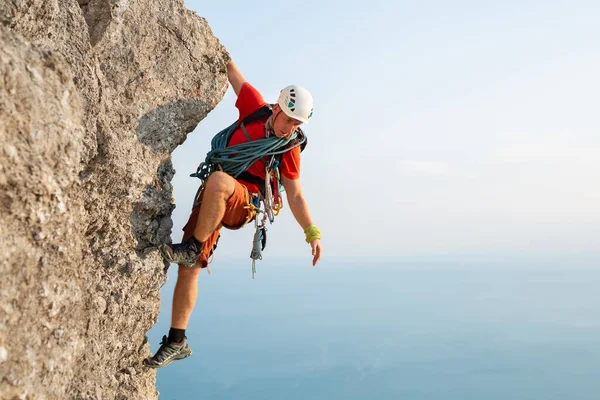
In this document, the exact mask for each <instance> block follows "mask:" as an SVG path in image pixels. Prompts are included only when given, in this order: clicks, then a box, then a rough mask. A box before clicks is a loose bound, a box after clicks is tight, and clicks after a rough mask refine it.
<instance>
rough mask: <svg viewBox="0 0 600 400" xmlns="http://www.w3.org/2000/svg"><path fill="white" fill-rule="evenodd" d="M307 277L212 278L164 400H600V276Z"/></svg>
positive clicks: (448, 268)
mask: <svg viewBox="0 0 600 400" xmlns="http://www.w3.org/2000/svg"><path fill="white" fill-rule="evenodd" d="M304 264H305V262H304V263H303V265H300V264H293V263H287V264H280V265H277V263H275V262H271V263H269V262H266V261H263V262H261V263H260V264H259V265H258V274H257V276H256V279H255V280H252V279H251V278H250V266H249V263H248V262H243V263H240V264H239V265H233V264H228V265H227V264H219V265H218V266H214V267H213V273H212V274H211V275H207V274H205V273H202V274H201V276H200V284H199V286H200V293H199V298H198V302H197V305H196V309H195V311H194V314H193V316H192V321H191V323H190V326H189V327H188V330H187V335H188V341H189V343H190V346H191V347H192V349H193V352H194V354H193V356H192V357H190V358H188V359H186V360H182V361H177V362H175V363H173V364H171V365H170V366H169V367H167V368H163V369H160V370H158V374H157V386H158V390H159V392H160V393H161V394H160V399H161V400H174V399H177V400H183V399H202V400H209V399H210V400H217V399H218V400H226V399H227V400H230V399H231V400H240V399H245V400H254V399H261V400H262V399H265V400H270V399H288V400H292V399H294V400H296V399H297V400H317V399H323V400H325V399H327V400H332V399H409V400H422V399H423V400H424V399H448V400H454V399H456V400H459V399H460V400H466V399H486V400H496V399H497V400H507V399H510V400H525V399H527V400H534V399H535V400H551V399H556V400H588V399H589V400H598V399H600V290H599V288H600V269H574V268H572V269H571V268H567V267H562V268H552V267H539V266H537V267H535V268H527V266H519V267H517V266H506V267H498V266H486V265H475V264H473V265H470V266H469V267H465V266H458V265H450V264H449V265H440V264H438V265H435V266H431V265H426V264H422V265H416V264H415V265H410V264H406V263H405V264H397V265H394V264H393V263H386V264H378V265H373V264H370V265H369V264H364V265H356V264H355V265H351V264H348V265H345V264H342V263H338V264H327V263H323V265H322V266H320V267H317V268H314V267H311V266H310V265H304ZM175 278H176V271H175V268H172V270H171V271H169V280H170V281H169V283H168V284H167V285H166V286H165V287H164V288H163V291H162V295H163V306H162V312H161V315H160V317H159V322H158V324H157V325H156V327H155V328H153V329H152V330H151V331H150V333H149V335H148V336H149V339H150V341H151V346H152V351H155V350H156V349H157V348H158V343H159V342H160V338H161V337H162V335H163V334H166V333H167V332H168V328H169V322H170V307H171V296H172V290H173V286H174V282H175Z"/></svg>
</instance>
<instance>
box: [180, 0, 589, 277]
mask: <svg viewBox="0 0 600 400" xmlns="http://www.w3.org/2000/svg"><path fill="white" fill-rule="evenodd" d="M185 3H186V5H187V7H188V8H189V9H191V10H193V11H195V12H196V13H197V14H198V15H200V16H202V17H204V18H205V19H206V20H207V21H208V23H209V25H210V27H211V29H212V30H213V33H214V35H215V36H216V37H218V38H219V40H220V41H221V43H222V44H223V45H224V46H225V47H226V49H227V50H228V51H229V53H230V55H231V56H232V58H233V60H234V61H235V62H236V64H237V65H238V67H239V68H240V70H241V71H242V73H243V74H244V76H245V78H246V79H247V80H248V81H249V82H250V83H252V85H253V86H255V87H256V88H257V89H258V90H259V91H261V93H262V94H263V96H264V98H265V99H266V100H267V101H269V102H275V101H276V99H277V96H278V93H279V90H280V89H281V88H283V87H285V86H287V85H290V84H299V85H302V86H305V87H306V88H307V89H308V90H309V91H310V92H311V93H312V95H313V97H314V100H315V106H314V107H315V108H314V115H313V118H312V119H311V121H310V123H309V124H307V125H306V126H305V127H304V131H305V132H306V134H307V135H308V146H307V148H306V150H305V151H304V152H303V153H302V172H301V182H302V187H303V192H304V194H305V197H306V199H307V201H308V204H309V207H310V210H311V214H312V216H313V219H314V222H315V224H316V225H317V226H318V227H319V228H320V229H321V232H322V245H323V257H324V258H328V259H352V260H365V262H367V263H368V262H369V261H370V260H376V259H380V258H387V259H400V258H413V259H415V258H430V259H435V258H440V259H445V258H453V259H457V260H458V259H464V260H469V259H477V258H478V257H492V258H497V259H511V260H531V261H532V262H534V261H539V262H544V261H546V260H554V261H556V260H562V262H564V263H566V264H569V265H576V264H577V265H579V264H580V265H595V266H597V265H598V262H599V261H600V207H599V204H600V186H599V185H598V182H600V112H599V103H600V101H599V100H600V99H599V93H600V74H599V73H598V71H600V51H599V50H600V24H598V21H599V20H600V3H599V2H597V1H568V2H567V1H553V0H549V1H543V2H542V1H527V0H521V1H512V0H507V1H503V2H498V1H495V2H489V1H454V2H446V1H421V2H406V1H379V0H374V1H370V2H368V3H366V2H358V1H343V2H342V1H318V2H317V1H302V2H269V3H264V5H263V3H260V4H255V5H251V4H250V3H248V2H239V1H231V2H227V3H223V2H216V1H214V2H206V1H202V2H201V1H193V0H187V1H186V2H185ZM234 103H235V93H234V92H233V91H232V90H231V89H229V90H228V91H227V93H226V95H225V97H224V99H223V100H222V102H221V103H220V104H219V105H218V106H217V108H216V109H215V110H213V111H212V112H211V113H210V114H209V115H208V117H207V118H206V119H204V120H203V121H202V122H201V123H200V124H199V125H198V127H197V128H196V129H195V131H194V132H193V133H190V135H189V136H188V139H187V140H186V142H185V143H184V144H183V145H181V146H180V147H179V148H178V149H177V150H176V151H175V153H174V154H173V161H174V166H175V169H176V171H177V174H176V175H175V177H174V179H173V185H174V199H175V203H176V205H177V208H176V209H175V211H174V214H173V221H174V227H173V240H174V241H175V242H178V241H179V239H180V229H181V228H182V227H183V225H184V224H185V222H186V221H187V217H188V215H189V211H190V208H191V202H192V198H193V196H194V193H195V191H196V189H197V186H198V184H199V181H197V180H195V179H194V178H190V177H189V173H192V172H194V171H195V169H196V166H197V165H198V164H199V163H200V162H201V161H202V160H203V159H204V157H205V155H206V152H208V151H209V149H210V144H209V143H210V139H211V138H212V136H213V135H214V134H215V133H217V132H218V131H219V130H221V129H222V128H224V127H225V126H228V125H229V124H230V123H231V122H233V121H234V120H235V119H236V118H237V109H236V108H235V106H234ZM252 235H253V228H252V227H246V228H245V229H243V230H241V231H234V232H231V231H225V232H224V233H223V237H222V238H221V241H220V243H219V249H218V250H217V253H216V256H215V262H218V261H219V259H221V260H230V259H237V258H240V259H247V260H248V262H249V259H248V256H249V253H250V250H251V238H252ZM268 235H269V236H268V244H267V249H266V250H265V252H264V254H263V256H264V257H273V258H282V257H293V258H299V259H304V260H305V262H306V264H307V265H310V261H311V259H312V257H311V255H310V247H309V246H308V245H307V244H306V243H305V242H304V234H303V232H302V229H301V228H300V227H299V226H298V224H297V223H296V222H295V220H294V219H293V216H292V215H291V212H290V211H289V207H288V206H287V204H286V205H285V207H284V210H283V211H282V213H281V214H280V216H279V217H278V218H277V220H276V221H275V223H274V225H273V226H271V227H269V233H268Z"/></svg>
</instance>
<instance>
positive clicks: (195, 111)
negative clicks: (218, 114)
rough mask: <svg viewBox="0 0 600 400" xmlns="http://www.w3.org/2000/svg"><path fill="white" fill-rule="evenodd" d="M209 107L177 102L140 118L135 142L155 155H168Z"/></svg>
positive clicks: (196, 103)
mask: <svg viewBox="0 0 600 400" xmlns="http://www.w3.org/2000/svg"><path fill="white" fill-rule="evenodd" d="M210 110H211V108H210V107H209V106H208V105H207V104H206V103H205V102H203V101H202V100H198V99H187V100H179V101H175V102H172V103H168V104H165V105H163V106H161V107H158V108H156V109H154V110H152V111H150V112H148V113H146V114H145V115H143V116H142V117H141V118H140V120H139V124H138V127H137V131H136V133H137V137H138V140H139V141H140V142H141V143H143V144H145V145H146V146H148V147H150V148H151V149H152V150H154V151H155V152H157V153H164V152H168V153H171V152H173V150H175V148H176V147H177V146H179V145H180V144H182V143H183V142H184V141H185V139H186V137H187V134H188V133H190V132H191V131H193V130H194V128H196V126H197V125H198V123H199V122H200V121H201V120H202V119H204V117H206V116H207V115H208V113H209V112H210Z"/></svg>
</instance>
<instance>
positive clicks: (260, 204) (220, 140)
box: [190, 105, 306, 279]
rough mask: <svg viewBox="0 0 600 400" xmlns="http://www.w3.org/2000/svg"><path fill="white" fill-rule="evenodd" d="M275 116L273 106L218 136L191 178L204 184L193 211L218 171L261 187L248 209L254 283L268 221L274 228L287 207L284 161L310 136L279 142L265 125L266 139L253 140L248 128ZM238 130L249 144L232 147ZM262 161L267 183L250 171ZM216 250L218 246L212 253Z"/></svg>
mask: <svg viewBox="0 0 600 400" xmlns="http://www.w3.org/2000/svg"><path fill="white" fill-rule="evenodd" d="M272 114H273V109H272V106H271V105H265V106H263V107H261V108H259V109H258V110H256V111H255V112H253V113H252V114H250V115H248V116H247V117H246V118H244V119H243V120H242V121H236V122H234V123H233V124H231V125H230V126H228V127H227V128H225V129H223V130H222V131H220V132H219V133H217V134H216V135H215V136H214V137H213V139H212V141H211V150H210V151H209V152H208V153H207V154H206V158H205V160H204V162H202V163H200V165H199V166H198V168H197V170H196V173H194V174H191V175H190V176H191V177H196V178H199V179H200V180H201V181H202V184H201V185H200V188H199V189H198V191H197V192H196V197H195V198H194V205H193V207H196V206H197V205H198V204H199V198H200V197H201V196H199V195H200V193H201V192H202V190H204V187H205V185H206V181H207V180H208V177H209V176H210V175H211V174H212V173H213V172H215V171H223V172H225V173H227V174H229V175H231V176H232V177H233V178H235V179H239V180H242V181H244V182H248V183H253V184H255V185H257V186H258V187H259V189H260V193H256V194H254V195H253V196H251V198H250V205H249V206H248V207H247V208H248V218H247V222H249V221H250V220H252V218H254V225H255V228H256V232H255V233H254V240H253V243H252V251H251V253H250V258H251V259H252V279H254V275H255V274H256V260H262V251H263V250H264V249H265V246H266V243H267V236H266V235H267V227H266V221H267V219H268V220H269V223H270V224H272V223H273V221H274V219H275V216H277V215H278V214H279V211H280V210H281V208H282V206H283V204H282V200H281V192H283V187H282V184H281V176H280V174H279V164H280V162H281V157H282V156H283V154H284V153H285V152H287V151H289V150H291V149H293V148H295V147H298V146H300V151H302V150H304V148H305V147H306V135H304V132H302V130H301V129H300V128H298V129H296V131H295V132H294V133H293V134H292V135H291V136H290V137H289V138H279V137H277V136H275V135H269V132H268V131H267V127H266V125H265V137H263V138H260V139H256V140H252V139H251V138H250V135H249V134H248V131H247V130H246V125H249V124H251V123H253V122H258V121H265V120H267V119H268V118H269V117H270V116H271V115H272ZM238 128H239V129H241V130H242V132H243V133H244V135H245V136H246V138H247V139H248V141H247V142H245V143H239V144H236V145H233V146H228V144H229V141H230V140H231V137H232V136H233V133H234V132H235V131H236V130H237V129H238ZM261 159H262V160H264V162H265V179H262V178H260V177H258V176H255V175H252V174H250V173H249V172H248V171H247V170H248V169H249V168H250V167H251V166H252V165H253V164H254V163H255V162H256V161H259V160H261ZM260 214H262V218H261V219H260V221H259V215H260ZM217 240H218V239H217ZM215 248H216V243H215V247H214V248H213V249H212V250H211V253H212V252H213V251H214V249H215Z"/></svg>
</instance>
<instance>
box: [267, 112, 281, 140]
mask: <svg viewBox="0 0 600 400" xmlns="http://www.w3.org/2000/svg"><path fill="white" fill-rule="evenodd" d="M280 112H281V110H279V111H277V114H275V115H273V114H271V116H270V117H269V119H268V120H267V123H266V124H265V128H266V129H267V133H268V135H267V136H269V135H270V134H275V130H274V125H275V120H276V119H277V117H278V116H279V113H280Z"/></svg>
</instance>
